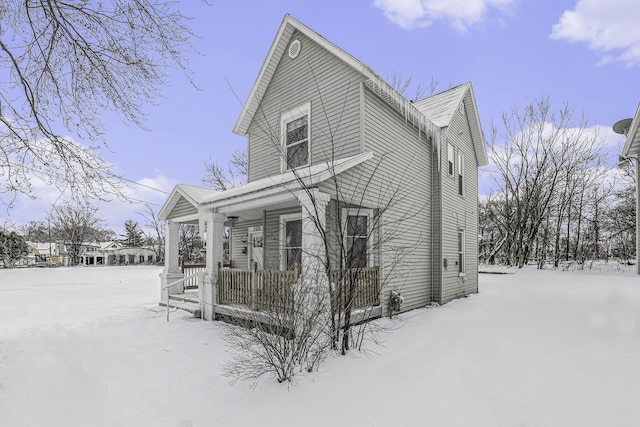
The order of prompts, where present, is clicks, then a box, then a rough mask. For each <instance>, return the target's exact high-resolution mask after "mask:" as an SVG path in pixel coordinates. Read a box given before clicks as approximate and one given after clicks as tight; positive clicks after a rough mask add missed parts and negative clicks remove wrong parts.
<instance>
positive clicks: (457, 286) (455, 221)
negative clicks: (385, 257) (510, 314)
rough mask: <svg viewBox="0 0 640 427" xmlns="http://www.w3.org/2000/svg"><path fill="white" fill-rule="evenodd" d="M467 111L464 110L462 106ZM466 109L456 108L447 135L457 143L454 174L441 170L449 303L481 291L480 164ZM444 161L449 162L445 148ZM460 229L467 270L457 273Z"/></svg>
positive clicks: (445, 299)
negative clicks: (461, 170) (460, 189)
mask: <svg viewBox="0 0 640 427" xmlns="http://www.w3.org/2000/svg"><path fill="white" fill-rule="evenodd" d="M463 111H464V110H463ZM463 111H460V110H458V111H456V113H455V114H454V116H453V118H452V120H451V125H450V126H449V128H448V129H447V130H446V131H445V133H444V139H445V140H447V141H448V143H450V144H453V146H454V147H455V155H454V176H453V177H451V176H449V174H448V172H447V169H446V167H443V170H442V174H441V175H442V233H443V234H442V245H443V248H442V251H443V257H446V258H448V260H449V267H448V268H447V269H446V270H443V277H442V295H441V296H440V303H443V304H444V303H447V302H449V301H451V300H452V299H455V298H459V297H461V296H464V295H468V294H470V293H476V292H478V261H477V260H478V238H477V236H478V164H477V160H476V156H475V151H474V149H473V144H472V140H471V134H470V130H469V125H468V122H467V120H466V116H465V114H464V112H463ZM442 151H443V165H446V161H447V153H446V148H445V149H443V150H442ZM459 152H462V154H463V156H464V175H463V176H464V191H463V196H460V195H459V194H458V153H459ZM458 229H463V230H464V233H465V274H466V278H465V280H464V281H463V280H462V279H461V278H460V277H459V276H458V266H457V265H456V263H457V260H458Z"/></svg>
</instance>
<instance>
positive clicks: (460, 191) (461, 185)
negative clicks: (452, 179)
mask: <svg viewBox="0 0 640 427" xmlns="http://www.w3.org/2000/svg"><path fill="white" fill-rule="evenodd" d="M458 194H459V195H461V196H464V156H463V155H462V153H458Z"/></svg>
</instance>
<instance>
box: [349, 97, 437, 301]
mask: <svg viewBox="0 0 640 427" xmlns="http://www.w3.org/2000/svg"><path fill="white" fill-rule="evenodd" d="M364 95H365V107H364V120H365V122H364V149H365V151H373V152H374V158H373V159H371V160H370V161H369V162H367V164H366V165H365V167H364V168H363V169H364V172H363V173H362V174H361V175H360V176H358V177H356V178H357V179H356V181H355V183H356V184H355V185H354V186H355V187H356V190H357V188H362V186H365V185H367V187H366V193H365V195H364V197H363V203H362V204H363V205H365V206H366V205H369V206H371V207H374V208H375V207H380V208H385V207H386V211H385V212H384V213H383V215H382V219H381V224H380V230H379V236H378V237H379V239H380V240H379V257H380V267H381V283H382V303H383V307H384V309H385V311H386V306H387V303H388V301H387V300H388V298H387V295H388V293H389V291H390V290H396V291H399V292H400V293H401V294H402V296H403V297H404V304H403V307H402V308H403V311H404V310H410V309H413V308H418V307H422V306H424V305H426V304H428V303H429V302H430V301H431V274H432V270H431V261H432V252H431V243H432V242H431V232H432V227H431V219H432V218H431V198H432V185H431V164H432V142H431V141H429V140H428V139H427V137H426V136H425V135H424V134H423V133H420V132H419V131H418V129H417V128H415V127H414V126H412V125H410V124H408V123H407V122H406V120H405V118H404V117H402V116H401V115H399V114H398V113H396V112H395V111H394V110H391V109H390V108H389V107H388V105H387V104H385V103H384V102H383V101H381V100H380V98H378V97H377V96H376V95H375V94H373V93H371V92H370V91H369V90H364ZM373 169H376V170H375V174H374V176H373V178H372V179H371V181H370V182H367V180H368V179H369V176H370V174H371V173H372V170H373ZM352 175H355V174H352ZM354 194H356V195H357V194H358V192H357V191H355V193H354ZM392 198H393V199H394V201H393V202H392V203H391V204H390V205H389V200H390V199H392Z"/></svg>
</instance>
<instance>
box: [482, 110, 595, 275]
mask: <svg viewBox="0 0 640 427" xmlns="http://www.w3.org/2000/svg"><path fill="white" fill-rule="evenodd" d="M489 155H490V158H491V161H492V162H493V164H494V165H495V169H496V170H495V174H494V177H495V179H496V182H497V183H498V185H499V186H500V187H501V191H500V193H499V194H498V195H497V200H499V205H498V206H497V207H499V209H498V210H496V211H495V213H496V214H497V217H498V221H497V223H498V224H499V227H500V233H501V234H502V236H503V237H504V244H503V245H502V250H503V253H504V258H505V261H506V263H507V264H511V263H515V264H517V265H518V266H519V267H522V266H523V265H524V264H526V263H527V262H528V261H529V260H530V259H531V257H532V255H533V254H534V253H536V254H537V256H539V257H540V256H542V257H543V259H544V256H546V251H547V247H548V245H549V244H550V241H551V239H554V242H555V243H554V249H555V250H554V253H555V256H554V257H555V260H554V262H555V265H556V266H557V265H558V259H559V256H560V253H561V246H562V245H563V244H564V250H565V255H566V256H567V257H568V256H569V255H568V254H569V245H570V244H571V238H570V234H571V233H572V230H573V232H574V237H575V239H577V241H578V242H579V240H580V230H581V229H582V219H583V216H584V209H585V206H586V205H587V202H588V201H587V200H586V199H585V195H587V194H588V193H589V192H590V191H591V190H592V189H593V188H595V187H596V186H598V185H600V184H601V181H602V174H601V173H599V172H598V171H600V170H601V169H599V168H600V166H601V165H602V163H603V159H604V157H603V154H602V141H601V140H600V139H599V138H598V135H597V134H595V133H593V132H591V131H590V128H589V126H588V123H587V120H586V119H585V118H584V117H581V118H579V119H578V120H577V121H576V120H574V117H573V111H572V110H571V109H570V108H569V107H568V106H566V105H565V106H564V107H562V108H561V109H560V110H558V111H553V110H552V109H551V103H550V101H549V99H548V98H544V99H541V100H538V101H536V102H535V103H532V104H530V105H527V106H526V107H525V108H524V110H523V111H521V110H519V109H517V108H514V109H512V111H511V114H510V115H507V114H503V117H502V128H498V127H496V126H495V125H494V126H492V138H491V144H490V153H489ZM573 221H575V222H576V224H575V227H574V224H572V222H573ZM552 224H555V226H554V227H552ZM541 230H543V233H542V238H541V239H540V238H539V233H540V231H541ZM562 230H564V231H565V233H566V234H565V236H563V234H562V232H563V231H562ZM575 254H576V253H575V252H574V256H575ZM539 266H540V267H541V266H542V264H539Z"/></svg>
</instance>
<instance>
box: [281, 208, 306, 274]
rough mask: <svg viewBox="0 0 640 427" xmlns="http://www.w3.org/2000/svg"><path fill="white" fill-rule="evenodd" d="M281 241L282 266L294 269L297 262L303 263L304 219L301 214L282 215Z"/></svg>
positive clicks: (284, 268)
mask: <svg viewBox="0 0 640 427" xmlns="http://www.w3.org/2000/svg"><path fill="white" fill-rule="evenodd" d="M280 241H281V246H282V257H281V261H280V268H282V269H283V270H293V269H294V267H295V265H296V264H301V263H302V219H300V214H292V215H282V216H281V217H280Z"/></svg>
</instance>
